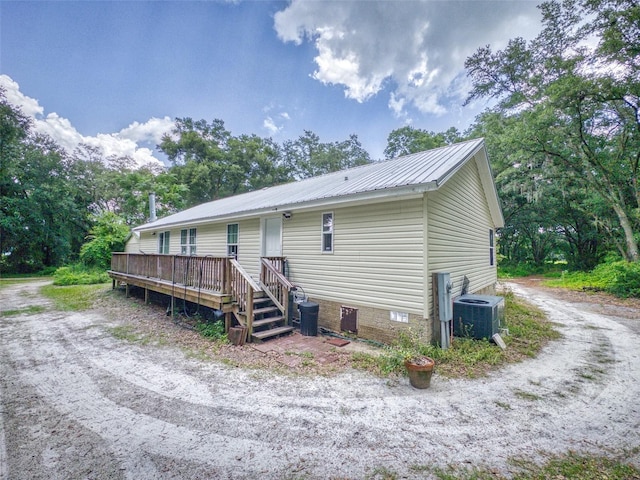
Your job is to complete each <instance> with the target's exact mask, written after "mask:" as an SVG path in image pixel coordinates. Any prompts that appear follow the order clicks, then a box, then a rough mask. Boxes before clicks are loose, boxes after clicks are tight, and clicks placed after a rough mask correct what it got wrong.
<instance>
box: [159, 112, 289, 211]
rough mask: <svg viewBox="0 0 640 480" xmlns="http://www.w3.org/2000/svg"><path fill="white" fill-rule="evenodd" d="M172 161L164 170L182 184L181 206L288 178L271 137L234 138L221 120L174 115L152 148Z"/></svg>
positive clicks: (269, 184)
mask: <svg viewBox="0 0 640 480" xmlns="http://www.w3.org/2000/svg"><path fill="white" fill-rule="evenodd" d="M158 148H160V150H162V151H163V152H164V153H166V154H167V156H168V157H169V160H171V162H172V163H173V167H172V168H171V169H170V173H171V174H172V175H175V178H176V181H177V182H178V183H179V184H183V185H185V186H186V187H187V189H188V190H187V192H186V195H185V204H186V205H187V206H192V205H196V204H199V203H202V202H208V201H211V200H216V199H219V198H223V197H227V196H229V195H236V194H238V193H243V192H246V191H250V190H253V189H256V188H263V187H266V186H272V185H275V184H278V183H283V182H286V181H288V180H289V179H290V176H289V175H288V171H287V170H286V168H285V167H284V165H283V164H282V162H281V160H280V150H279V148H278V146H277V145H276V144H275V143H274V142H273V141H272V140H271V139H262V138H260V137H257V136H256V135H241V136H239V137H234V136H232V135H231V133H230V132H229V131H228V130H226V129H225V128H224V122H223V121H222V120H214V121H213V122H212V123H211V124H208V123H207V122H206V121H205V120H199V121H197V122H194V121H193V120H191V119H190V118H183V119H181V118H178V119H176V126H175V128H174V129H173V131H172V132H171V134H170V135H165V136H164V137H163V138H162V143H161V144H160V145H159V146H158Z"/></svg>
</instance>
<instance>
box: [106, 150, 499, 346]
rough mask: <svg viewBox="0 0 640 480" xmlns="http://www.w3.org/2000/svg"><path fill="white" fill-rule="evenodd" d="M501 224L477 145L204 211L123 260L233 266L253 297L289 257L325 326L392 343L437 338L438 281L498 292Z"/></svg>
mask: <svg viewBox="0 0 640 480" xmlns="http://www.w3.org/2000/svg"><path fill="white" fill-rule="evenodd" d="M501 226H503V216H502V211H501V208H500V203H499V200H498V195H497V191H496V188H495V184H494V181H493V177H492V173H491V168H490V165H489V161H488V158H487V152H486V147H485V144H484V140H483V139H475V140H470V141H466V142H462V143H458V144H454V145H450V146H446V147H442V148H436V149H433V150H429V151H425V152H420V153H415V154H411V155H406V156H402V157H399V158H395V159H391V160H385V161H380V162H376V163H371V164H368V165H364V166H360V167H355V168H351V169H347V170H343V171H339V172H335V173H329V174H325V175H321V176H318V177H313V178H308V179H304V180H300V181H296V182H292V183H287V184H284V185H278V186H275V187H270V188H264V189H262V190H258V191H253V192H249V193H244V194H241V195H236V196H233V197H228V198H223V199H221V200H216V201H212V202H208V203H204V204H201V205H198V206H195V207H193V208H189V209H187V210H184V211H182V212H179V213H176V214H173V215H169V216H167V217H164V218H160V219H157V220H155V221H152V222H150V223H147V224H145V225H141V226H139V227H136V228H134V230H133V233H134V235H132V237H131V239H130V240H129V242H128V243H127V245H126V253H127V254H130V255H135V254H154V255H160V256H164V255H168V256H176V257H183V256H196V257H198V258H200V257H215V258H231V259H235V264H236V265H238V267H239V268H240V267H241V268H242V270H243V271H244V273H245V274H246V275H248V276H249V277H251V278H252V279H253V281H254V282H255V285H254V286H256V287H257V288H258V289H259V288H260V286H261V285H264V284H265V281H264V279H263V278H261V277H262V273H261V270H262V269H263V268H264V267H263V265H264V262H263V259H264V258H271V259H282V262H278V263H277V265H278V270H280V271H281V273H283V275H284V276H285V277H286V278H287V279H288V281H289V282H290V283H291V284H292V285H296V286H299V287H301V290H303V291H304V293H305V294H306V295H307V296H308V298H309V301H312V302H316V303H317V304H319V306H320V308H319V316H318V324H319V325H320V326H321V327H324V328H326V329H329V330H332V331H336V332H340V331H352V332H356V333H357V335H358V336H360V337H363V338H368V339H373V340H378V341H382V342H390V341H392V340H393V339H394V338H396V337H397V334H398V332H399V331H401V330H402V329H405V328H407V327H409V326H413V327H417V328H418V329H420V330H422V331H424V332H426V336H427V337H428V336H430V335H432V333H431V332H432V331H433V327H434V326H433V325H432V323H433V318H434V312H433V304H434V301H433V293H432V274H433V273H434V272H448V273H450V275H451V280H452V282H453V290H452V294H453V296H454V297H455V296H457V295H459V294H460V291H461V288H462V284H463V279H464V277H466V278H467V279H468V281H469V293H493V292H494V291H495V284H496V281H497V271H496V255H495V230H496V229H497V228H499V227H501ZM114 255H115V254H114ZM285 259H286V261H284V260H285ZM274 265H275V264H274ZM116 270H117V268H116ZM120 270H122V268H120ZM147 273H148V272H147ZM114 278H115V277H114ZM120 279H121V280H122V278H120ZM260 282H262V284H261V283H260ZM174 283H175V279H174ZM152 289H153V288H152ZM173 290H174V291H175V290H176V289H175V287H174V289H173ZM256 308H258V307H256ZM245 310H246V308H245ZM236 311H238V309H236ZM240 323H242V322H240ZM436 338H437V337H436Z"/></svg>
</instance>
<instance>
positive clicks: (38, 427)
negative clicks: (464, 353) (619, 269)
mask: <svg viewBox="0 0 640 480" xmlns="http://www.w3.org/2000/svg"><path fill="white" fill-rule="evenodd" d="M41 285H42V284H41V283H21V284H17V285H13V286H8V287H3V288H1V289H0V307H1V308H2V310H3V311H8V310H16V309H23V308H25V307H28V306H29V305H44V306H45V307H47V309H46V310H45V311H44V312H41V313H35V314H28V313H26V312H25V313H23V314H12V315H5V316H3V317H1V318H0V479H2V480H5V479H7V480H8V479H11V480H14V479H16V480H17V479H51V480H53V479H120V478H127V479H183V478H184V479H187V478H188V479H206V478H233V479H244V478H247V479H248V478H269V479H270V478H274V479H280V478H312V479H315V478H318V479H326V478H353V479H360V478H376V476H377V475H378V477H377V478H380V476H379V474H380V473H381V472H384V471H387V472H393V473H395V474H396V475H397V477H398V478H430V473H429V468H431V467H433V466H446V465H469V466H471V465H485V466H487V467H488V468H490V469H493V470H494V471H496V472H500V473H507V474H508V473H509V471H510V470H509V469H510V468H513V467H511V466H510V463H509V462H508V459H509V458H510V457H525V458H528V459H534V460H541V459H543V458H544V454H543V452H547V453H562V452H566V451H568V450H573V451H580V452H595V453H603V452H604V453H610V454H614V455H620V454H622V452H624V451H628V449H632V448H634V447H638V446H640V402H639V399H640V348H639V346H640V328H639V324H640V319H639V318H638V310H637V309H636V308H635V305H631V306H626V305H621V304H615V303H614V304H607V303H606V302H605V303H598V302H593V301H590V300H589V299H587V300H585V299H584V298H580V299H577V300H576V299H570V298H569V299H567V298H562V297H555V296H553V295H552V294H551V293H549V292H548V291H546V290H544V289H540V288H533V287H532V286H531V285H528V286H523V285H516V284H511V285H509V288H512V289H513V290H514V291H515V292H516V293H517V294H520V295H524V296H526V297H527V298H528V299H529V300H530V301H532V302H533V303H535V304H537V305H538V306H540V307H541V308H542V309H544V310H545V311H546V312H547V313H548V314H549V316H550V318H551V319H552V320H553V321H554V322H557V324H558V329H559V330H560V331H561V332H562V334H563V338H562V339H561V340H558V341H556V342H553V343H551V344H549V345H548V346H547V347H546V348H545V349H544V351H543V352H542V353H541V354H540V355H539V356H538V357H537V358H535V359H532V360H528V361H526V362H523V363H520V364H517V365H512V366H510V367H508V368H505V369H503V370H500V371H498V372H495V373H493V374H491V375H490V376H488V377H486V378H482V379H477V380H448V379H445V378H443V377H440V376H437V375H434V378H433V380H432V386H431V388H430V389H428V390H416V389H413V388H412V387H411V386H409V383H408V380H407V379H404V378H403V379H400V380H399V381H389V380H386V379H380V378H376V377H374V376H371V375H368V374H366V373H362V372H358V371H353V370H345V371H344V372H343V373H340V374H338V375H333V376H313V377H311V376H308V375H303V376H300V375H286V374H280V373H273V371H265V370H263V369H243V368H235V367H232V366H228V365H226V364H222V363H216V362H212V361H203V360H198V359H195V358H188V357H187V356H185V353H184V351H183V350H181V349H179V348H176V347H174V346H172V345H144V344H140V343H132V342H127V341H124V340H122V339H118V338H116V337H114V335H113V334H112V333H111V331H110V329H111V328H113V327H114V326H116V325H118V320H117V319H114V318H113V317H111V316H109V315H106V314H105V312H104V311H89V312H81V313H64V312H59V311H55V310H54V309H53V307H52V306H51V305H49V304H48V303H47V302H46V300H44V299H43V298H42V297H41V296H40V294H39V293H38V289H39V287H40V286H41ZM114 301H115V300H114ZM575 302H577V303H575ZM638 450H639V449H636V452H635V453H633V454H629V455H630V456H629V460H630V461H632V462H634V463H636V464H638V463H640V457H639V454H638V453H637V451H638Z"/></svg>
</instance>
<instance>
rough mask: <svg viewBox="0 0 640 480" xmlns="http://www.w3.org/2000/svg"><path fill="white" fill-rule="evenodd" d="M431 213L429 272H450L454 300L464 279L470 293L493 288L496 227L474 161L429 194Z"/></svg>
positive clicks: (495, 278) (429, 216)
mask: <svg viewBox="0 0 640 480" xmlns="http://www.w3.org/2000/svg"><path fill="white" fill-rule="evenodd" d="M428 213H429V215H428V218H429V225H428V234H427V238H428V240H427V242H428V245H429V256H428V265H429V272H449V273H450V274H451V280H452V282H453V284H454V285H453V296H454V297H455V296H458V295H460V291H461V289H462V281H463V278H464V276H465V275H466V276H467V277H468V278H469V282H470V284H469V288H470V292H473V291H477V290H480V289H481V288H484V287H487V286H490V285H493V284H494V283H495V282H496V280H497V276H496V267H495V261H494V266H491V265H489V230H490V229H492V228H494V226H493V224H492V221H491V216H490V213H489V208H488V206H487V202H486V199H485V194H484V190H483V188H482V183H481V180H480V176H479V173H478V168H477V166H476V163H475V162H474V161H470V162H468V163H467V164H466V165H465V166H464V167H463V168H462V169H461V170H460V171H459V172H458V173H457V174H456V175H455V176H454V177H453V178H451V179H450V180H449V181H448V182H447V183H445V185H444V186H443V187H442V188H440V189H439V190H438V191H436V192H433V193H430V194H429V196H428ZM430 288H431V287H430V286H429V291H430Z"/></svg>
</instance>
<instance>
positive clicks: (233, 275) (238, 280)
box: [229, 259, 262, 338]
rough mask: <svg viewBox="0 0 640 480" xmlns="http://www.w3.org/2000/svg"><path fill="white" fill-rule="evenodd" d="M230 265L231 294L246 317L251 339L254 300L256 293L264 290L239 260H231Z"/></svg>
mask: <svg viewBox="0 0 640 480" xmlns="http://www.w3.org/2000/svg"><path fill="white" fill-rule="evenodd" d="M229 264H230V265H231V268H230V270H231V272H230V275H229V286H230V289H231V290H230V293H231V295H232V296H233V298H234V300H235V301H236V303H237V304H238V308H239V310H240V312H242V314H243V315H244V316H245V317H246V322H247V325H246V327H247V337H248V338H251V334H252V333H253V299H254V297H255V293H256V292H258V291H261V290H262V289H261V288H260V285H258V284H257V283H256V282H255V280H254V279H253V278H251V276H250V275H249V274H248V273H247V272H246V271H245V269H244V268H242V265H240V264H239V263H238V261H237V260H233V259H231V260H230V261H229Z"/></svg>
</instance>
